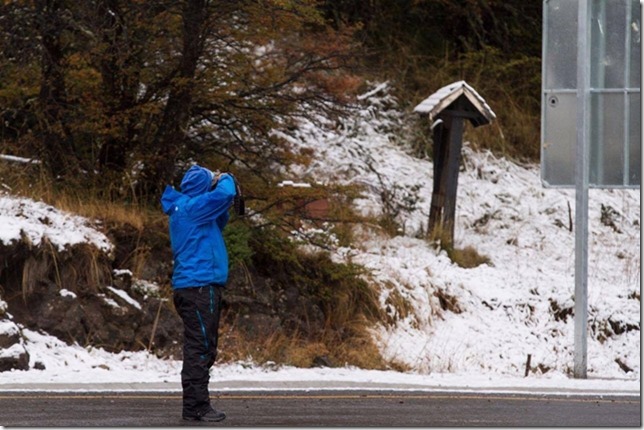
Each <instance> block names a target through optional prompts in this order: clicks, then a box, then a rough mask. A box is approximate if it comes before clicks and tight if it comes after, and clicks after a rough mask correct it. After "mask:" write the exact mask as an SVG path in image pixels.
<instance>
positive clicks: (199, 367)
mask: <svg viewBox="0 0 644 430" xmlns="http://www.w3.org/2000/svg"><path fill="white" fill-rule="evenodd" d="M222 289H223V287H222V286H219V285H211V286H206V287H193V288H178V289H175V290H174V306H175V308H176V309H177V312H178V313H179V316H181V319H182V320H183V368H182V369H181V386H182V387H183V415H184V416H196V415H201V414H203V413H205V412H206V411H208V410H209V408H210V395H209V393H208V382H209V381H210V373H209V372H210V368H211V367H212V365H213V364H214V362H215V359H216V358H217V340H218V337H219V335H218V332H219V314H220V313H221V293H222Z"/></svg>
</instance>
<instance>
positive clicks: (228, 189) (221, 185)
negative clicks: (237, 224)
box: [188, 173, 236, 228]
mask: <svg viewBox="0 0 644 430" xmlns="http://www.w3.org/2000/svg"><path fill="white" fill-rule="evenodd" d="M235 192H236V190H235V181H234V179H233V178H232V176H230V175H229V174H227V173H224V174H223V175H222V176H221V178H220V179H219V182H218V183H217V186H216V187H215V189H214V190H212V191H209V192H207V193H205V194H202V195H200V196H199V197H197V198H195V199H193V202H192V204H191V206H190V208H189V209H188V213H189V217H190V218H191V219H192V220H193V221H194V222H196V223H197V224H201V223H205V222H211V221H213V220H216V221H217V224H218V225H219V226H220V228H223V226H222V225H221V222H222V221H223V225H224V226H225V225H226V222H227V221H228V208H230V205H231V204H232V201H233V197H235Z"/></svg>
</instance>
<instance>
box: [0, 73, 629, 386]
mask: <svg viewBox="0 0 644 430" xmlns="http://www.w3.org/2000/svg"><path fill="white" fill-rule="evenodd" d="M362 101H363V102H364V103H365V107H364V109H362V110H360V111H358V112H357V114H356V116H354V117H350V118H346V119H345V120H344V122H343V124H342V127H340V128H338V129H337V130H335V131H333V132H329V131H322V130H321V129H319V128H317V127H315V126H313V125H312V124H308V123H303V124H302V128H301V132H300V135H299V136H298V138H296V139H292V144H293V145H294V147H296V148H297V147H300V148H313V149H314V150H315V151H316V157H315V160H314V161H313V162H312V163H311V164H310V165H308V166H296V167H294V168H293V170H292V175H293V178H292V180H293V182H294V183H304V181H305V180H315V181H318V182H321V183H330V182H336V183H337V182H339V183H344V184H359V185H362V186H363V187H364V196H363V198H362V199H359V200H358V201H356V205H357V207H358V209H359V210H361V211H362V212H364V213H371V214H376V215H378V214H382V208H383V207H387V206H386V205H385V203H387V204H389V206H388V207H389V208H395V207H396V206H398V207H404V208H405V209H404V210H403V211H402V212H401V213H400V214H398V215H397V216H396V220H397V222H398V223H399V224H400V226H401V233H402V234H401V235H399V236H396V237H393V238H392V237H387V236H384V235H383V234H379V233H377V232H374V231H369V230H366V229H365V230H364V231H362V232H359V233H358V234H359V235H360V239H361V240H360V244H359V245H356V246H355V247H354V248H351V249H348V248H341V249H337V250H336V252H335V253H334V258H336V259H337V260H338V261H349V260H350V261H353V262H354V263H359V264H362V265H364V266H366V267H368V268H370V269H371V270H372V273H373V278H372V279H373V281H374V282H376V283H377V284H378V285H380V288H381V297H380V298H381V301H382V304H383V306H385V307H387V303H393V302H394V299H395V298H396V297H402V298H403V299H405V300H406V301H407V303H408V304H409V305H410V309H411V312H408V313H407V314H405V313H404V312H403V309H401V308H400V307H395V306H389V307H388V308H389V312H390V314H391V315H392V316H393V317H395V319H396V322H395V323H394V324H392V325H389V326H385V325H383V326H379V327H374V329H373V333H374V336H375V338H376V339H378V342H379V345H380V348H381V351H382V353H383V354H384V356H385V357H387V358H390V359H392V360H397V361H399V362H403V363H406V364H407V365H408V366H410V367H411V368H412V369H413V370H412V372H410V373H406V374H405V373H399V372H379V371H366V370H360V369H352V368H340V369H295V368H289V367H279V366H255V365H252V364H249V363H229V364H221V365H219V366H216V367H215V368H214V369H213V378H212V380H213V381H220V382H221V381H232V380H247V381H257V380H260V381H271V380H272V381H274V380H282V381H296V380H297V381H307V380H308V381H325V380H326V381H329V380H338V381H354V382H365V383H366V382H374V381H381V382H383V381H384V382H396V383H408V384H427V385H432V386H435V387H446V386H454V387H472V386H477V387H488V386H489V387H492V386H494V387H500V386H501V387H502V386H524V387H537V388H538V387H542V388H543V387H568V388H574V387H585V388H589V389H592V388H598V387H599V388H604V389H607V388H611V387H618V388H619V387H621V388H623V389H629V390H633V391H635V390H639V379H640V301H639V294H640V252H639V246H640V225H639V223H640V199H639V193H638V192H637V191H635V190H612V191H611V190H591V193H590V227H589V230H590V237H589V247H590V252H589V294H588V296H589V327H590V336H589V342H588V354H589V355H588V369H589V377H590V378H589V380H587V381H579V380H574V379H571V378H570V377H569V376H570V369H571V367H572V363H573V350H574V342H573V327H574V323H573V317H572V316H571V315H570V310H571V308H572V306H573V290H574V233H572V232H570V231H569V230H568V219H569V215H570V214H569V206H568V205H570V206H572V207H573V209H574V192H573V191H572V190H561V189H544V188H543V187H542V186H541V183H540V180H539V170H538V167H537V166H519V165H516V164H513V163H511V162H510V161H508V160H505V159H503V158H497V157H495V156H493V155H492V154H490V153H488V152H475V151H473V150H471V148H470V147H469V145H467V144H466V145H465V147H464V149H463V163H462V169H461V173H460V176H459V189H458V200H457V211H456V216H457V225H456V229H455V232H456V238H455V242H456V246H457V247H459V248H464V247H466V246H471V247H473V248H474V249H476V250H477V251H478V252H479V253H480V254H483V255H485V256H487V257H489V259H490V264H483V265H481V266H478V267H476V268H471V269H464V268H461V267H459V266H457V265H455V264H454V263H452V261H451V260H450V258H449V257H448V256H447V255H446V253H445V252H444V251H440V250H439V249H437V248H436V246H434V244H432V243H430V242H428V241H427V240H425V239H422V238H421V237H422V232H423V231H425V230H426V220H427V216H428V210H429V204H430V201H431V187H432V167H431V163H430V162H428V161H427V160H421V159H417V158H414V157H411V156H410V155H408V154H407V152H406V151H405V150H404V149H403V148H402V147H401V146H398V145H396V144H394V143H392V141H393V140H394V138H393V130H395V129H397V124H398V122H399V121H400V119H401V118H402V113H401V112H399V111H398V110H397V109H396V108H395V101H394V100H392V99H391V98H390V97H389V96H388V95H387V85H386V84H382V85H380V86H378V87H376V88H374V90H372V91H370V92H369V93H367V94H365V95H364V96H363V97H362ZM383 191H386V192H385V193H384V194H383ZM572 216H573V219H574V214H572ZM0 225H1V226H2V227H1V228H0V240H2V241H3V242H5V243H6V242H7V241H11V240H16V239H17V238H18V237H20V232H21V231H22V232H23V233H24V234H26V235H27V236H28V237H29V238H30V239H31V240H32V241H33V242H34V243H39V241H40V240H42V238H43V237H44V236H47V237H48V238H49V240H50V241H51V242H52V243H53V244H54V245H55V246H57V247H61V246H62V247H64V246H65V244H67V243H69V244H71V243H76V242H78V241H83V240H85V241H90V242H93V243H95V244H96V246H98V247H100V248H103V249H106V250H108V249H110V248H111V244H109V242H108V241H107V239H106V238H104V236H102V235H101V234H100V233H98V232H95V231H94V230H92V229H91V228H90V227H89V226H88V223H87V221H86V220H83V219H82V218H78V217H74V216H71V215H67V214H63V213H61V212H59V211H57V210H56V209H54V208H50V207H47V206H46V205H43V204H41V203H35V202H31V201H29V200H20V199H16V198H13V197H9V196H5V195H1V196H0ZM441 298H442V300H443V303H441ZM446 300H447V301H448V302H449V301H451V302H452V303H453V304H454V305H455V307H452V310H449V309H447V308H446V306H445V303H446ZM2 303H4V302H2V301H1V300H0V305H1V304H2ZM23 334H24V336H25V347H26V348H27V350H28V351H29V353H30V364H31V370H28V371H13V372H2V373H0V385H2V384H20V383H78V382H86V383H89V384H96V383H103V382H105V383H107V382H127V383H136V382H152V383H164V382H167V383H173V384H176V383H178V381H179V378H180V376H179V372H180V367H181V364H180V362H176V361H172V360H160V359H157V358H155V357H154V356H152V355H150V354H147V353H145V352H122V353H119V354H109V353H107V352H105V351H103V350H102V349H100V348H83V347H81V346H78V345H74V346H67V345H65V344H64V343H63V342H61V341H59V340H57V339H55V338H53V337H51V336H47V335H44V334H41V333H37V332H34V331H31V330H26V329H24V330H23ZM528 354H530V355H531V358H532V361H531V365H532V369H533V370H532V373H531V374H530V376H529V377H528V378H523V373H524V370H525V363H526V359H527V356H528ZM37 362H40V363H41V364H42V365H43V366H44V367H45V369H44V370H39V369H37V368H36V367H42V366H36V363H37ZM619 363H621V365H622V367H626V368H628V369H631V370H630V371H628V372H625V371H624V370H622V368H621V367H620V364H619ZM213 388H215V389H216V382H213Z"/></svg>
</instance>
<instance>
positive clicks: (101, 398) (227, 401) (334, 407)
mask: <svg viewBox="0 0 644 430" xmlns="http://www.w3.org/2000/svg"><path fill="white" fill-rule="evenodd" d="M213 403H214V405H215V407H216V408H217V409H221V410H223V411H225V412H226V414H227V416H228V417H227V418H226V420H224V421H222V422H220V423H192V422H185V421H183V420H181V394H180V393H176V392H174V393H159V392H123V393H116V392H112V393H57V392H41V393H38V392H15V393H14V392H4V393H2V392H0V425H3V426H5V427H15V426H30V427H43V426H56V427H69V426H82V427H115V426H128V427H138V426H146V427H167V426H170V427H178V426H195V425H196V426H203V425H209V426H221V427H230V426H241V427H261V426H288V427H312V426H329V427H332V426H342V427H354V426H363V427H367V426H379V427H405V426H417V427H437V426H439V427H452V426H457V427H476V426H495V427H501V426H538V427H551V426H583V427H596V426H610V427H625V426H634V427H641V425H642V416H641V406H640V397H639V396H634V397H624V396H612V397H611V396H597V397H589V396H587V395H584V396H565V395H528V394H472V393H454V392H449V393H437V392H422V391H417V392H410V391H386V390H384V391H359V390H356V391H297V392H288V391H266V392H257V391H251V392H242V391H240V392H229V393H225V394H220V395H213Z"/></svg>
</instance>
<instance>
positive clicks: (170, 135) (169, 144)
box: [141, 0, 208, 197]
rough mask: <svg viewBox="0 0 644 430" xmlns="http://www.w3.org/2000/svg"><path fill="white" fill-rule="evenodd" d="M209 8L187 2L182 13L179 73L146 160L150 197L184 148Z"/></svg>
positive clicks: (199, 1)
mask: <svg viewBox="0 0 644 430" xmlns="http://www.w3.org/2000/svg"><path fill="white" fill-rule="evenodd" d="M207 12H208V8H207V5H206V1H205V0H186V2H185V3H184V5H183V9H182V17H183V47H182V51H181V57H180V60H179V66H178V73H177V76H176V78H175V79H174V80H173V83H172V86H171V90H170V94H169V96H168V101H167V103H166V106H165V109H164V112H163V118H162V120H161V123H160V124H159V129H158V131H157V133H156V135H155V138H154V141H153V147H152V148H151V150H152V155H151V156H150V157H149V158H148V159H147V160H146V168H145V170H144V174H143V181H142V185H143V186H144V187H145V189H144V190H141V191H142V192H143V193H145V194H146V195H148V196H150V197H153V196H156V195H157V194H158V192H159V191H160V190H161V189H162V187H163V185H164V184H166V183H170V182H171V181H172V179H173V177H174V173H175V172H174V166H175V164H176V157H177V155H178V154H179V153H180V150H179V149H180V147H181V146H182V145H184V138H185V130H186V128H187V126H188V124H189V121H190V111H191V107H192V100H193V93H192V88H193V83H192V81H193V79H194V77H195V72H196V70H197V64H198V62H199V59H200V58H201V55H202V54H203V47H204V40H205V37H206V31H205V30H206V23H207Z"/></svg>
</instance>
